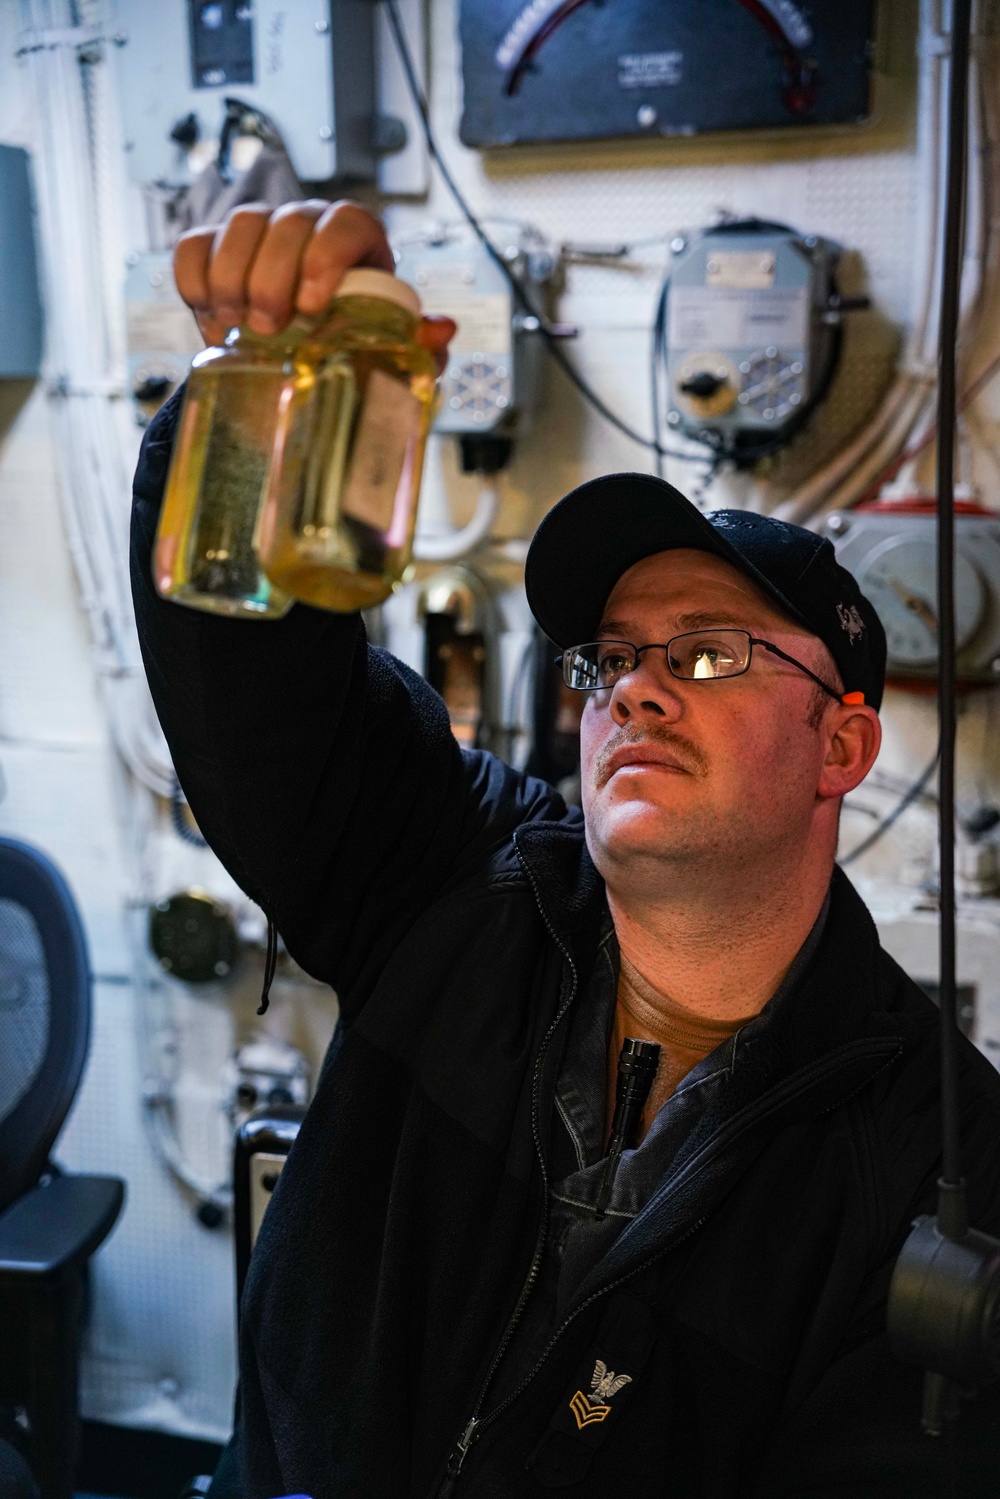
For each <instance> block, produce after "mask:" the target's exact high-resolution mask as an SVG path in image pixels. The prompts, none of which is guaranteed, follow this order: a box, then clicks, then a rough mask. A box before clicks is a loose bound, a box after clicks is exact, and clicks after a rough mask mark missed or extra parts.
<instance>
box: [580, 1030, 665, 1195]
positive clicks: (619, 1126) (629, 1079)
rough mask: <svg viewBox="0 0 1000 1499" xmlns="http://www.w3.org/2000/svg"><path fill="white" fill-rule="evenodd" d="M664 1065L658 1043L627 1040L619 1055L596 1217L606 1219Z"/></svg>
mask: <svg viewBox="0 0 1000 1499" xmlns="http://www.w3.org/2000/svg"><path fill="white" fill-rule="evenodd" d="M659 1065H660V1048H659V1046H658V1045H657V1043H656V1042H655V1041H637V1040H635V1038H634V1037H632V1036H626V1037H625V1040H624V1041H623V1042H622V1049H621V1051H620V1053H619V1055H618V1078H617V1081H616V1083H615V1112H614V1118H613V1119H612V1121H611V1139H610V1140H609V1142H608V1159H607V1163H606V1165H605V1167H604V1175H603V1176H602V1177H601V1187H600V1191H599V1192H598V1194H597V1207H596V1209H595V1216H596V1217H598V1218H603V1217H604V1213H605V1210H606V1208H607V1205H608V1198H609V1197H610V1196H611V1188H612V1187H613V1186H614V1181H615V1175H616V1173H617V1171H618V1162H619V1161H620V1160H621V1158H622V1151H623V1150H630V1149H631V1148H632V1146H633V1145H634V1144H635V1140H636V1136H637V1135H638V1133H639V1126H640V1125H641V1123H642V1111H643V1109H644V1108H645V1107H646V1100H647V1098H648V1097H649V1090H650V1088H651V1087H652V1086H653V1079H654V1077H655V1076H656V1069H657V1067H658V1066H659Z"/></svg>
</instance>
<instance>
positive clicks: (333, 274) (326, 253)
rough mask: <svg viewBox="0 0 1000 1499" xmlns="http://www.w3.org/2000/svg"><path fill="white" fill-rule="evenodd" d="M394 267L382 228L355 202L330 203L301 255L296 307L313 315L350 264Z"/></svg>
mask: <svg viewBox="0 0 1000 1499" xmlns="http://www.w3.org/2000/svg"><path fill="white" fill-rule="evenodd" d="M356 265H367V266H374V267H375V269H376V270H380V271H389V272H390V273H391V272H392V271H393V269H394V268H395V262H394V260H393V256H392V251H391V250H390V248H389V241H388V240H387V239H386V235H385V230H384V229H383V227H382V225H381V224H380V223H379V221H378V219H377V218H375V216H374V214H371V213H369V212H368V210H367V209H366V208H362V207H361V205H360V204H359V203H350V202H347V201H344V202H341V203H333V204H331V205H330V206H329V207H328V208H327V210H326V212H325V213H324V214H323V216H322V218H321V219H320V220H319V221H318V223H317V224H316V227H315V229H314V230H313V234H312V238H311V239H310V240H309V242H308V244H307V245H306V247H305V252H304V254H303V256H302V271H301V276H300V278H299V289H298V295H297V296H296V299H295V306H296V309H297V311H299V312H301V313H304V314H305V315H306V316H309V317H313V316H315V315H316V314H317V313H320V312H322V311H323V310H324V308H325V307H326V306H327V305H328V304H329V301H330V298H331V297H332V296H333V294H334V292H335V291H336V290H337V287H338V286H339V285H340V282H341V280H342V279H343V276H344V272H345V271H348V270H350V269H351V267H352V266H356Z"/></svg>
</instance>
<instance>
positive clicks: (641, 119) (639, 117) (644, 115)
mask: <svg viewBox="0 0 1000 1499" xmlns="http://www.w3.org/2000/svg"><path fill="white" fill-rule="evenodd" d="M658 119H659V115H658V114H657V113H656V110H655V109H654V108H653V106H652V104H640V105H639V108H638V109H637V110H636V112H635V122H636V124H637V125H639V126H640V127H641V128H642V129H643V130H648V129H649V128H650V126H651V125H655V124H656V122H657V120H658Z"/></svg>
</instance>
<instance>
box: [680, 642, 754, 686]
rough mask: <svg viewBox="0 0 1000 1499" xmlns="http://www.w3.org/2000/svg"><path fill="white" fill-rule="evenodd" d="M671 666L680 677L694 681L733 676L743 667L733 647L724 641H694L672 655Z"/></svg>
mask: <svg viewBox="0 0 1000 1499" xmlns="http://www.w3.org/2000/svg"><path fill="white" fill-rule="evenodd" d="M670 664H671V667H672V668H673V670H674V671H675V672H677V674H678V675H679V676H684V677H688V678H692V679H694V680H698V679H699V678H705V677H724V676H731V675H732V673H733V671H734V670H738V669H740V666H741V663H740V662H739V661H738V659H737V657H736V655H735V653H734V651H733V648H732V646H730V645H728V644H727V643H726V642H725V641H722V640H698V641H692V642H691V644H690V645H688V646H687V647H686V648H682V649H680V650H679V651H678V652H677V654H671V658H670Z"/></svg>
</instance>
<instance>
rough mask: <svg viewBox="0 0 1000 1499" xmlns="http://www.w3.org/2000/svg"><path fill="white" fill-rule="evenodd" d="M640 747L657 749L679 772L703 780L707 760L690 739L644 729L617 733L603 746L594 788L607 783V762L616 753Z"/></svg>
mask: <svg viewBox="0 0 1000 1499" xmlns="http://www.w3.org/2000/svg"><path fill="white" fill-rule="evenodd" d="M644 744H651V745H659V746H660V747H662V748H663V749H665V750H668V751H669V752H670V754H671V756H672V757H673V758H674V759H675V760H676V761H677V762H678V764H679V765H680V766H681V768H682V770H686V771H687V772H688V774H690V775H698V776H703V775H706V774H707V772H708V760H707V758H706V756H705V754H704V753H703V751H702V750H700V749H699V748H698V746H697V745H696V744H692V742H691V740H690V739H686V738H685V737H684V735H683V734H678V733H676V732H675V731H674V730H673V729H666V728H660V727H658V726H656V727H654V726H651V725H647V726H646V728H645V729H642V730H634V729H633V730H631V732H630V731H629V729H628V728H621V729H618V730H617V732H616V733H614V734H612V736H611V738H610V739H609V740H608V741H607V743H606V744H603V745H602V746H601V749H600V752H599V754H598V756H597V760H596V763H595V766H594V780H595V782H596V784H597V785H598V786H603V785H604V784H605V782H606V781H609V780H610V779H611V775H612V771H611V766H610V760H611V757H612V755H614V754H615V752H616V751H617V750H620V749H622V748H623V747H624V746H625V745H644Z"/></svg>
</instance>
